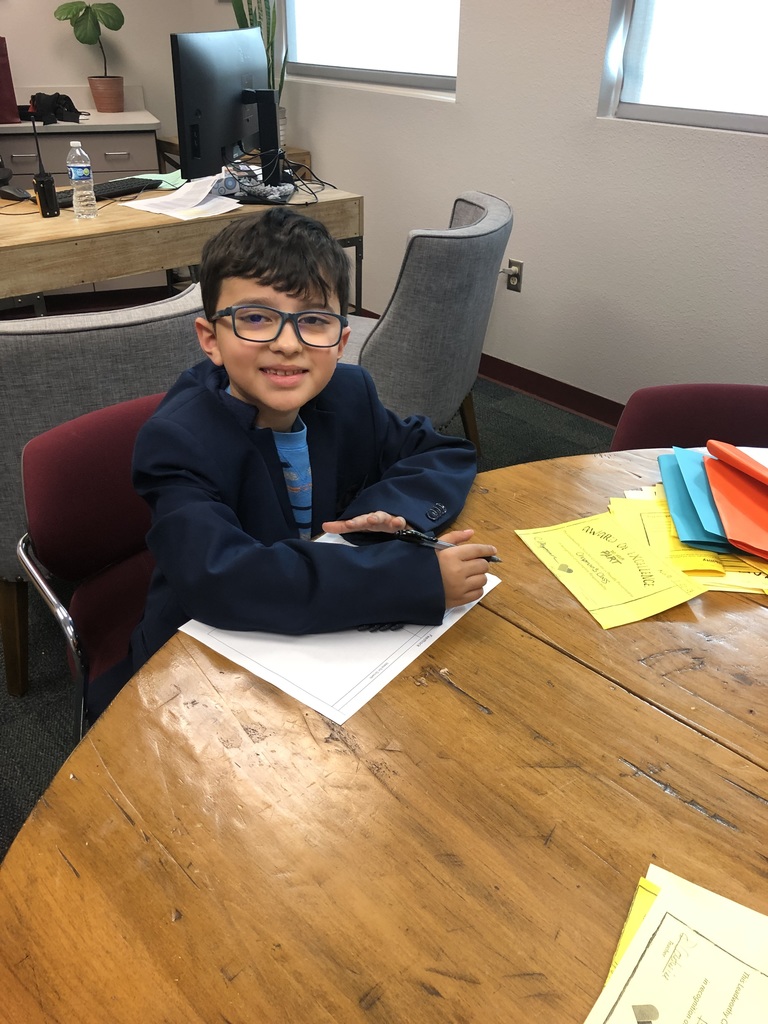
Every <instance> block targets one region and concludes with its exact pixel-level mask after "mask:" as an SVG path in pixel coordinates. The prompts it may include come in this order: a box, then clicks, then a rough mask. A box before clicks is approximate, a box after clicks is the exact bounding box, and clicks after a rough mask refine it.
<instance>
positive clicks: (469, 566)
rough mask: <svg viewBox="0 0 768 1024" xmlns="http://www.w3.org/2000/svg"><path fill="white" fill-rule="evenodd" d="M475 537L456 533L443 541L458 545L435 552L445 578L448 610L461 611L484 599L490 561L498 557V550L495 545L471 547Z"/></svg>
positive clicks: (442, 537) (449, 534)
mask: <svg viewBox="0 0 768 1024" xmlns="http://www.w3.org/2000/svg"><path fill="white" fill-rule="evenodd" d="M473 533H474V530H454V531H453V532H452V533H444V534H443V535H442V536H441V537H440V540H445V541H448V543H449V544H455V545H456V546H455V547H452V548H443V549H442V550H441V551H436V552H435V554H436V555H437V560H438V562H439V563H440V575H441V576H442V577H443V590H444V591H445V607H446V608H458V607H459V606H460V605H462V604H468V603H469V602H470V601H478V600H479V599H480V598H481V597H482V596H483V587H484V586H485V584H486V581H487V577H486V572H487V570H488V563H487V562H486V558H487V557H488V556H489V555H495V554H496V548H495V547H493V545H491V544H468V543H467V541H468V540H469V539H470V537H471V536H472V534H473Z"/></svg>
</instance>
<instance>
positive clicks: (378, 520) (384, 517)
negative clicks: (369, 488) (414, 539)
mask: <svg viewBox="0 0 768 1024" xmlns="http://www.w3.org/2000/svg"><path fill="white" fill-rule="evenodd" d="M407 525H408V524H407V523H406V521H405V519H403V517H402V516H392V515H390V514H389V512H366V513H365V515H361V516H354V517H353V518H352V519H337V520H335V521H334V522H332V523H323V529H324V530H325V532H326V533H360V532H368V533H396V532H397V531H398V530H404V529H405V528H406V526H407Z"/></svg>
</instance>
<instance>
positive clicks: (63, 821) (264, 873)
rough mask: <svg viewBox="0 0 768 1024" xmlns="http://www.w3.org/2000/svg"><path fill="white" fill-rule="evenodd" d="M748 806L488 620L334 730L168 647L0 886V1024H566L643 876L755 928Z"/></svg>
mask: <svg viewBox="0 0 768 1024" xmlns="http://www.w3.org/2000/svg"><path fill="white" fill-rule="evenodd" d="M506 564H507V563H505V565H506ZM767 805H768V773H766V772H765V771H764V770H763V769H761V768H760V767H758V766H756V765H755V764H753V763H751V762H749V761H747V760H746V759H744V758H742V757H739V756H738V755H737V754H735V753H733V752H732V751H730V750H728V749H726V748H725V747H723V746H722V745H720V744H717V743H716V742H714V741H713V740H711V739H708V738H707V737H705V736H703V735H701V734H700V733H698V732H696V731H695V730H693V729H691V728H688V727H686V726H684V725H682V724H681V723H680V722H678V721H675V720H674V719H673V718H671V717H670V716H668V715H666V714H664V713H662V712H661V711H659V710H658V709H656V708H654V707H652V706H651V705H650V704H649V703H648V702H647V701H644V700H641V699H639V698H637V697H635V696H634V695H632V694H631V693H629V692H628V691H627V690H626V689H625V688H622V687H619V686H617V685H614V684H612V683H611V682H609V681H608V680H606V679H605V678H604V677H603V676H601V675H598V674H596V673H595V672H593V671H591V670H589V669H588V668H586V667H584V666H581V665H579V664H577V663H576V662H575V661H574V660H573V659H572V658H569V657H567V656H566V655H564V654H562V653H560V652H558V651H557V650H555V649H554V648H553V647H552V646H550V645H548V644H545V643H542V642H541V641H539V640H537V639H536V638H535V637H533V636H531V635H530V633H527V632H525V631H523V630H521V629H518V628H517V627H516V626H514V625H513V624H511V623H510V622H508V621H506V620H505V619H504V618H503V617H502V616H500V615H498V614H496V613H494V612H492V611H490V610H488V609H486V608H483V607H478V608H476V609H474V610H473V611H472V612H471V613H470V614H469V615H468V616H466V617H465V618H464V619H462V620H461V621H460V622H459V623H458V624H457V625H456V626H455V627H454V628H453V629H452V630H450V631H449V632H448V633H447V634H446V635H445V636H444V637H442V638H441V639H440V641H438V642H437V643H436V644H434V645H433V647H431V648H430V649H429V650H427V651H426V652H424V654H423V655H422V656H421V657H420V658H419V659H418V661H417V662H415V663H414V664H413V665H412V666H411V668H410V669H409V670H408V671H407V672H405V673H403V674H402V675H401V676H400V677H398V679H396V680H395V681H393V682H392V683H390V684H389V685H388V686H387V687H385V689H384V690H383V691H382V692H381V693H380V694H378V695H377V696H376V697H374V698H373V700H372V701H371V702H370V703H369V704H368V705H367V706H366V707H365V708H363V709H362V710H361V711H360V712H358V713H357V714H356V715H354V716H353V717H352V718H351V719H350V720H349V721H348V722H347V723H346V724H345V725H344V726H341V727H339V726H335V725H332V724H330V723H329V722H328V720H326V719H324V718H322V717H321V716H319V715H318V714H316V713H315V712H313V711H310V710H308V709H307V708H305V707H303V706H302V705H300V704H298V703H296V702H295V701H293V700H292V699H291V698H289V697H287V696H285V695H284V694H282V693H280V692H278V691H277V690H275V689H274V688H273V687H271V686H270V685H268V684H266V683H263V682H260V681H258V680H257V679H255V678H254V677H253V676H251V675H249V674H247V673H244V672H242V671H240V670H237V669H235V668H234V666H232V665H231V664H230V663H229V662H227V661H226V660H225V659H223V658H221V657H220V656H219V655H216V654H214V653H213V652H210V651H207V650H206V649H205V648H203V647H201V646H200V645H199V644H198V643H197V642H196V641H194V640H192V639H191V638H189V637H186V636H182V635H178V636H177V637H175V638H174V639H173V640H171V641H170V642H169V644H167V645H166V647H165V648H164V649H163V650H162V651H161V652H159V653H158V654H157V655H156V656H155V658H153V659H152V661H151V662H150V663H149V664H148V665H147V666H146V667H145V668H144V669H143V670H142V672H140V673H139V675H138V676H137V677H136V678H135V679H134V680H133V681H132V683H131V684H130V685H129V686H128V687H127V688H126V689H125V690H124V691H123V693H122V694H121V695H120V697H119V698H118V700H117V701H116V702H115V703H114V704H113V705H112V707H111V708H110V709H109V710H108V711H107V712H106V713H105V715H104V716H103V717H102V718H101V719H100V720H99V722H98V723H97V724H96V726H95V727H94V728H93V729H92V730H91V731H90V732H89V733H88V735H87V736H86V738H85V740H84V741H83V742H82V743H81V744H80V745H79V747H78V748H77V749H76V751H75V752H74V753H73V755H72V756H71V758H70V759H69V761H68V762H67V764H66V765H65V766H64V768H63V769H62V771H61V772H60V773H59V775H58V776H57V777H56V779H55V781H54V782H53V784H52V785H51V787H50V789H49V790H48V791H47V793H46V794H45V797H44V798H43V799H42V800H41V802H40V803H39V805H38V806H37V807H36V809H35V810H34V812H33V814H32V816H31V818H30V819H29V821H28V822H27V823H26V825H25V826H24V828H23V829H22V831H21V833H20V835H19V837H18V838H17V840H16V842H15V843H14V844H13V846H12V847H11V850H10V851H9V853H8V855H7V858H6V860H5V862H4V863H3V865H2V867H1V868H0V992H2V994H3V1006H4V1012H5V1013H6V1018H5V1019H6V1020H8V1021H11V1022H23V1024H36V1022H38V1021H46V1022H61V1024H64V1022H66V1024H70V1022H71V1024H92V1022H93V1024H104V1021H106V1020H109V1021H110V1024H122V1022H125V1024H128V1022H130V1024H133V1022H135V1021H145V1022H146V1021H149V1022H155V1021H157V1022H160V1021H162V1022H166V1024H197V1022H213V1021H221V1022H229V1024H251V1022H255V1021H258V1022H261V1021H264V1022H270V1024H272V1022H276V1024H279V1022H283V1021H285V1022H291V1024H293V1022H303V1021H306V1022H311V1024H317V1022H336V1024H338V1022H347V1021H349V1022H357V1021H379V1022H403V1024H413V1022H432V1021H434V1022H441V1024H442V1022H457V1024H458V1022H469V1021H473V1022H478V1024H480V1022H482V1024H486V1022H491V1021H493V1022H496V1021H499V1022H502V1021H503V1022H510V1021H515V1022H517V1021H536V1022H537V1024H563V1022H564V1021H567V1022H578V1021H580V1020H583V1019H584V1017H585V1016H586V1014H587V1012H588V1011H589V1009H590V1007H591V1005H592V1004H593V1002H594V1000H595V998H596V997H597V995H598V993H599V991H600V989H601V986H602V983H603V980H604V977H605V974H606V971H607V969H608V966H609V963H610V960H611V956H612V952H613V949H614V946H615V943H616V941H617V939H618V936H619V933H620V929H621V925H622V923H623V920H624V917H625V915H626V912H627V910H628V907H629V904H630V900H631V897H632V893H633V891H634V886H635V884H636V882H637V880H638V878H639V877H640V876H641V875H642V874H643V873H644V872H645V870H646V869H647V866H648V864H649V862H651V861H654V862H656V863H658V864H660V865H662V866H663V867H665V868H667V869H669V870H671V871H673V872H676V873H678V874H680V875H683V876H685V877H687V878H689V879H691V880H692V881H694V882H697V883H698V884H700V885H704V886H707V887H709V888H711V889H715V890H717V891H719V892H722V893H723V894H724V895H726V896H728V897H731V898H733V899H736V900H738V901H740V902H743V903H745V904H746V905H748V906H751V907H753V908H754V909H756V910H758V911H761V912H763V913H768V889H767V888H766V886H765V875H766V869H767V867H768V865H767V864H766V857H765V851H766V849H768V816H767V815H766V813H765V812H766V806H767Z"/></svg>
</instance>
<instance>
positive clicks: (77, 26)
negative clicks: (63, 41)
mask: <svg viewBox="0 0 768 1024" xmlns="http://www.w3.org/2000/svg"><path fill="white" fill-rule="evenodd" d="M72 30H73V31H74V33H75V39H77V40H78V42H81V43H86V44H87V45H88V46H93V45H94V43H98V41H99V36H100V35H101V26H100V25H99V19H98V18H97V17H96V15H95V14H94V13H93V11H92V10H91V8H90V7H88V6H87V5H84V10H83V11H82V12H81V13H80V14H79V15H77V16H76V17H75V18H74V20H73V21H72Z"/></svg>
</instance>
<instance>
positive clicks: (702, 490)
mask: <svg viewBox="0 0 768 1024" xmlns="http://www.w3.org/2000/svg"><path fill="white" fill-rule="evenodd" d="M672 451H673V452H674V453H675V457H676V458H677V464H678V466H679V467H680V469H681V470H682V474H683V480H684V481H685V486H686V487H687V489H688V494H689V495H690V497H691V501H692V502H693V504H694V506H695V508H696V514H697V515H698V517H699V519H700V520H701V525H702V526H703V527H704V529H705V530H706V531H707V532H708V533H712V534H714V535H715V536H716V537H719V539H720V540H721V541H722V542H723V543H724V544H727V543H728V538H727V537H726V535H725V529H724V528H723V522H722V520H721V518H720V513H719V512H718V511H717V505H716V504H715V499H714V497H713V495H712V488H711V487H710V486H709V478H708V477H707V471H706V470H705V469H704V460H705V459H708V458H709V457H710V456H709V455H703V454H702V453H701V452H694V451H692V450H691V449H690V448H675V447H673V448H672Z"/></svg>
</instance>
